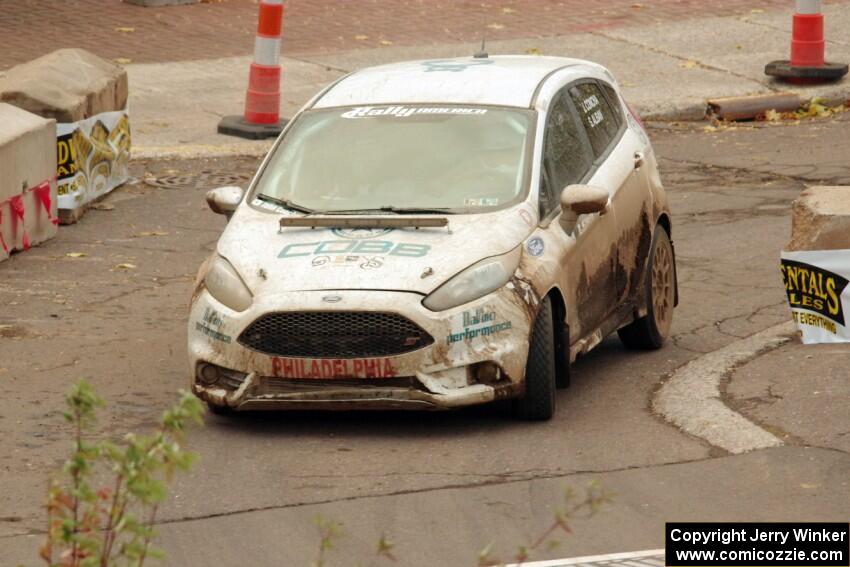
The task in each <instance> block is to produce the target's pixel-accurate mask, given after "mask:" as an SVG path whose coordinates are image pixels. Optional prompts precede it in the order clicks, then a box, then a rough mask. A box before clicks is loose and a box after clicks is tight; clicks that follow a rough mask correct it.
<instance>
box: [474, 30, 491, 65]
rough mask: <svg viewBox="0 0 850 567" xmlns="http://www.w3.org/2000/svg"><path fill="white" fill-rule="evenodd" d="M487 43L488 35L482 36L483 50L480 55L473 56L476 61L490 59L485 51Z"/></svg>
mask: <svg viewBox="0 0 850 567" xmlns="http://www.w3.org/2000/svg"><path fill="white" fill-rule="evenodd" d="M486 42H487V34H482V35H481V49H480V50H479V51H478V53H476V54H475V55H473V57H474V58H475V59H487V58H488V57H490V55H489V54H488V53H487V52H486V51H484V49H485V44H486Z"/></svg>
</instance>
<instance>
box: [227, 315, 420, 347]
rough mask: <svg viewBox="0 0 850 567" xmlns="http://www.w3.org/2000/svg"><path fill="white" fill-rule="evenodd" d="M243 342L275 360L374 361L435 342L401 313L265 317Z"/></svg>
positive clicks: (250, 327) (253, 326) (248, 329)
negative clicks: (361, 359) (376, 357)
mask: <svg viewBox="0 0 850 567" xmlns="http://www.w3.org/2000/svg"><path fill="white" fill-rule="evenodd" d="M239 342H240V343H241V344H242V345H244V346H246V347H248V348H251V349H254V350H257V351H259V352H262V353H265V354H270V355H274V356H287V357H294V358H369V357H375V356H395V355H398V354H404V353H406V352H411V351H414V350H417V349H420V348H422V347H426V346H428V345H430V344H432V343H433V342H434V339H433V337H431V335H429V334H428V333H427V332H425V331H424V330H423V329H422V328H421V327H420V326H419V325H417V324H416V323H414V322H413V321H411V320H410V319H407V318H406V317H402V316H401V315H397V314H395V313H380V312H372V311H293V312H284V313H269V314H267V315H263V316H262V317H260V318H259V319H257V320H256V321H254V322H253V323H251V324H250V325H249V326H248V328H247V329H245V330H244V331H243V332H242V334H241V335H240V336H239Z"/></svg>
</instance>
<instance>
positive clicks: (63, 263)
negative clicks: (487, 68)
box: [0, 114, 850, 567]
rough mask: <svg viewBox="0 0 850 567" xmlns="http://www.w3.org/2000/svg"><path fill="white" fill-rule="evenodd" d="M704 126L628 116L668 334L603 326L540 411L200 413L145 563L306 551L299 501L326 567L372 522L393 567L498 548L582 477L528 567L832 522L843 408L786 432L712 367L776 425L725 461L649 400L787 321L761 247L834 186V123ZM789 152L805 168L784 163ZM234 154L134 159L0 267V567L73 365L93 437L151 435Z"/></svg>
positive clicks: (823, 385) (835, 376)
mask: <svg viewBox="0 0 850 567" xmlns="http://www.w3.org/2000/svg"><path fill="white" fill-rule="evenodd" d="M704 126H705V125H704V124H698V125H691V126H682V125H668V126H664V125H658V126H655V127H653V128H652V130H651V135H652V137H653V140H654V142H655V145H656V149H657V152H658V154H659V156H660V158H661V166H662V177H663V179H664V181H665V184H666V187H667V188H668V191H669V193H670V198H671V204H672V208H673V213H674V220H673V226H674V228H673V238H674V240H675V242H676V251H677V257H678V263H679V270H680V271H679V274H680V282H681V284H680V293H681V304H680V307H679V308H678V310H677V312H676V317H675V321H674V329H673V334H674V336H673V339H672V340H671V341H670V344H668V346H666V347H665V348H664V349H662V350H660V351H656V352H651V353H633V352H629V351H626V350H624V349H623V348H622V346H621V345H620V344H619V342H618V341H617V339H616V338H609V339H608V340H606V341H605V342H604V343H603V344H602V345H601V346H600V347H599V348H598V349H597V350H595V351H594V352H592V353H591V354H590V355H588V356H587V357H584V358H582V359H581V360H579V361H578V362H577V364H576V365H575V367H574V371H573V380H572V386H571V388H569V389H567V390H563V391H560V392H559V394H558V396H559V397H558V410H557V414H556V416H555V418H554V419H553V420H552V421H551V422H547V423H542V424H531V423H522V422H517V421H514V420H512V419H510V418H507V417H505V416H504V415H503V414H502V413H501V412H499V411H498V410H497V409H493V408H479V409H473V410H467V411H458V412H452V413H429V414H407V413H404V414H402V413H343V414H322V413H305V414H301V413H297V414H281V413H260V414H251V415H239V416H236V417H233V418H222V417H218V416H208V419H207V425H206V427H205V428H204V429H202V430H199V431H196V432H194V433H193V434H192V437H191V439H192V442H191V445H192V448H193V449H194V450H196V451H198V452H199V453H200V455H201V459H200V461H199V462H198V464H197V466H196V467H195V468H194V469H193V470H192V472H191V473H190V474H189V475H187V476H185V477H183V478H180V479H178V480H177V482H176V484H175V485H174V490H173V498H172V500H171V501H170V502H169V504H168V506H167V507H166V508H165V509H164V510H163V513H162V515H161V516H160V517H161V525H160V533H161V535H162V540H161V541H162V543H163V545H164V547H165V549H166V551H167V554H168V557H169V559H168V562H167V565H174V566H181V567H191V566H193V565H208V564H219V565H243V564H250V565H257V566H264V565H280V564H285V565H307V564H308V563H309V561H310V560H311V559H313V558H314V557H315V553H316V551H317V549H318V536H317V533H316V529H315V527H314V525H313V524H312V519H313V518H314V517H315V516H317V515H321V516H322V517H325V518H329V519H333V520H336V521H339V522H341V523H342V525H343V531H344V536H343V537H342V538H341V539H340V541H338V542H337V545H336V549H335V551H333V552H332V553H331V556H330V559H331V564H339V565H345V564H351V558H352V557H354V558H363V560H364V561H368V558H369V556H370V554H371V553H372V548H373V546H374V545H375V543H376V542H377V541H378V538H379V537H380V535H381V534H382V533H386V534H387V535H388V536H389V537H390V538H391V539H393V540H394V541H395V542H396V545H397V547H396V549H395V554H396V555H397V556H398V557H399V558H400V561H401V564H404V565H413V566H417V565H474V564H475V563H476V561H477V560H476V555H477V553H478V551H479V550H480V549H482V548H484V547H485V546H487V545H488V544H490V543H491V542H493V544H494V546H493V549H494V551H495V553H496V554H498V555H500V556H503V557H508V556H509V555H510V553H511V552H512V550H514V549H515V548H516V546H517V545H521V544H524V543H527V542H528V541H529V539H530V538H532V537H534V536H535V535H537V534H538V533H539V532H540V531H541V530H543V529H544V528H545V527H546V526H547V525H548V524H549V523H550V522H551V520H552V515H553V514H554V512H555V511H556V509H557V507H558V506H559V505H560V503H561V502H562V500H563V498H562V497H563V494H564V491H565V489H566V488H567V487H573V488H576V489H579V490H580V489H581V488H582V487H584V486H585V485H586V484H587V483H588V482H590V481H599V482H600V483H601V484H602V485H603V486H604V487H606V488H607V489H608V490H610V491H612V492H613V494H614V499H613V503H612V504H611V505H610V506H608V507H607V508H606V509H605V510H603V511H602V512H601V513H599V514H598V515H596V516H594V517H592V518H587V519H585V518H577V519H575V520H574V521H573V522H572V529H573V534H572V535H571V536H569V537H567V538H565V539H564V542H563V544H562V546H561V547H560V548H558V549H555V550H552V551H549V552H544V553H541V554H540V556H539V557H538V558H539V559H542V558H557V557H567V556H585V555H596V554H607V553H612V552H619V551H633V550H646V549H657V548H660V547H662V546H663V533H664V531H663V525H664V522H665V521H674V520H680V521H687V520H691V521H715V520H716V521H720V520H752V521H759V520H761V521H767V520H777V519H783V520H801V521H802V520H822V521H826V520H834V521H846V519H847V514H848V511H850V505H848V501H847V499H846V498H842V497H841V495H846V494H847V493H848V480H847V479H848V478H850V474H848V473H850V456H848V453H847V447H846V444H845V442H844V440H843V439H844V437H842V436H846V431H847V429H848V415H850V412H846V411H844V412H841V411H835V412H834V413H833V414H831V415H832V417H831V418H830V419H823V420H814V419H808V420H807V421H806V423H805V424H804V425H805V426H795V424H793V423H789V422H788V413H787V412H786V411H773V412H771V410H770V407H768V408H767V409H765V408H764V407H760V406H758V403H757V402H754V401H753V398H758V397H760V396H763V394H761V393H760V392H761V390H764V389H768V392H770V391H771V389H772V390H773V391H774V392H777V390H776V388H777V387H780V386H779V385H777V386H772V385H770V384H765V380H767V379H766V378H761V379H752V380H751V381H748V382H746V383H743V382H741V383H739V382H738V379H737V378H736V377H735V375H733V376H732V378H731V379H730V381H729V383H728V384H726V385H724V389H723V396H724V401H728V404H729V405H730V407H732V408H733V409H740V410H741V412H742V413H743V415H745V416H746V417H748V418H749V419H751V420H754V421H756V422H758V423H759V424H760V425H762V426H763V427H765V428H768V429H769V430H770V431H772V432H774V433H776V434H777V435H778V436H780V437H781V439H782V445H781V446H778V447H774V448H770V449H762V450H756V451H753V452H748V453H744V454H740V455H733V454H731V453H729V452H727V451H725V450H723V449H722V448H720V447H718V446H714V445H712V444H710V443H709V442H707V441H706V440H704V439H701V438H698V437H695V436H693V435H690V434H688V433H684V432H682V431H681V430H680V429H678V428H677V427H675V426H673V425H671V424H670V423H669V422H667V421H666V420H665V419H664V418H663V417H661V416H659V415H656V414H655V413H654V412H653V411H652V409H651V408H652V401H653V398H654V397H655V395H656V393H657V391H658V389H659V387H660V385H661V384H662V383H663V381H664V380H665V379H666V378H667V377H668V376H670V375H671V374H672V373H673V372H674V371H675V370H676V369H677V368H679V367H681V366H682V365H684V364H685V363H687V362H689V361H692V360H695V359H697V358H699V357H701V356H702V355H704V354H705V353H709V352H711V351H714V350H716V349H719V348H722V347H724V346H727V345H730V344H733V343H734V342H735V341H738V340H740V339H742V338H745V337H748V336H750V335H752V334H754V333H756V332H758V331H761V330H763V329H766V328H769V327H772V326H774V325H777V324H779V323H782V322H785V321H787V320H788V318H789V312H788V308H787V306H786V303H785V298H784V292H783V289H782V285H781V278H780V275H779V270H778V258H779V251H780V250H781V248H782V246H783V244H784V242H785V241H786V240H787V238H788V236H789V234H790V216H789V212H790V203H791V201H792V200H793V199H794V198H795V197H796V196H797V195H798V194H799V192H800V191H801V189H802V188H803V187H804V186H805V185H807V184H812V183H817V182H820V181H828V182H835V181H840V180H846V179H848V178H850V165H848V164H850V143H848V142H850V139H849V138H848V136H850V135H849V134H848V132H850V130H849V129H848V128H847V126H848V115H846V114H845V115H841V116H839V117H836V118H831V119H817V120H812V121H803V122H801V123H799V124H793V123H783V124H778V125H769V124H757V125H749V126H738V127H734V128H728V129H719V130H715V129H709V130H710V131H706V128H704ZM801 140H802V141H804V142H803V144H801ZM801 148H804V149H801ZM801 151H805V152H807V155H809V154H810V155H811V156H816V157H815V158H812V159H808V158H805V157H799V156H800V152H801ZM794 160H799V161H800V165H799V167H801V168H802V164H808V165H806V167H805V169H797V170H795V169H793V168H794V164H795V163H797V162H795V161H794ZM257 163H258V160H257V159H256V158H217V159H194V160H172V161H167V160H152V161H137V162H135V163H134V166H133V168H134V169H133V172H134V175H135V176H136V178H137V181H136V182H135V183H132V184H130V185H128V186H125V187H123V188H121V189H119V190H117V191H116V192H114V193H113V194H112V195H110V196H109V197H108V198H107V199H105V200H104V201H103V204H102V206H101V207H99V210H93V211H91V212H90V213H89V214H88V215H87V216H86V217H85V218H84V219H83V220H82V222H81V223H79V224H77V225H74V226H72V227H66V228H64V229H63V230H62V231H60V234H59V236H58V237H57V238H56V239H55V240H52V241H50V242H48V243H46V244H45V245H44V246H41V247H38V248H36V249H33V250H30V251H29V252H27V253H26V254H21V255H18V256H15V257H14V258H12V259H11V260H10V261H8V262H6V263H4V264H3V265H2V266H0V273H2V279H0V304H3V305H6V306H8V307H6V308H4V310H3V312H2V314H0V361H2V362H0V378H2V379H3V380H4V383H5V384H7V395H6V397H5V398H4V399H5V401H4V403H3V412H2V418H0V463H2V464H0V467H2V468H0V484H2V490H0V511H2V512H0V540H2V541H3V549H4V552H3V553H4V555H5V556H6V557H4V562H6V563H11V564H16V563H17V562H26V563H29V564H32V563H34V562H35V561H34V559H35V557H36V550H37V548H38V545H39V543H40V542H41V539H42V537H43V534H42V531H43V526H44V513H43V510H42V509H41V502H42V497H43V494H44V487H45V482H46V479H47V477H48V476H49V474H50V471H51V470H55V468H56V467H58V466H59V464H60V463H61V460H62V459H63V458H64V457H65V455H66V454H67V450H68V445H69V442H68V439H69V433H70V431H69V429H68V427H67V426H66V425H65V424H64V421H63V419H62V417H61V414H60V412H61V410H62V407H63V394H64V392H65V391H66V390H67V388H68V386H69V384H70V383H71V382H72V381H73V380H75V379H76V378H78V377H88V378H89V379H90V380H91V381H92V383H93V384H94V385H95V387H96V388H97V390H98V391H99V392H100V393H101V394H102V395H103V396H104V397H105V398H107V400H108V401H109V405H108V407H107V408H106V409H105V410H104V413H103V417H102V419H101V421H100V425H99V427H98V435H116V434H119V433H120V432H122V431H126V430H130V429H137V428H144V427H150V426H152V425H153V424H154V423H155V420H156V418H157V416H158V414H159V412H160V411H161V410H162V409H163V408H164V407H165V406H166V405H167V404H168V403H169V402H170V401H172V400H173V399H174V396H175V394H174V392H175V390H176V389H177V388H180V387H186V385H187V379H188V368H187V364H186V354H185V343H186V326H187V322H186V310H187V305H188V300H189V296H190V294H191V289H192V281H193V278H194V271H195V269H196V267H197V266H198V265H199V264H200V263H201V261H202V260H203V258H204V257H205V256H206V255H207V254H209V253H210V251H211V250H212V249H213V246H214V244H215V241H216V239H217V237H218V235H219V233H220V231H221V228H222V226H223V219H222V218H221V217H218V216H216V215H213V214H212V213H211V212H209V211H208V209H207V207H206V205H205V203H204V202H203V193H204V191H205V190H206V189H208V188H209V187H212V186H215V185H223V184H228V183H237V184H238V183H242V184H244V182H245V180H246V179H247V177H248V176H249V175H250V174H251V172H252V171H253V169H254V168H255V167H256V165H257ZM145 180H147V182H146V181H145ZM790 348H793V347H790V346H784V347H780V348H779V350H776V351H774V353H775V354H773V355H771V356H772V358H767V357H766V358H765V359H764V360H765V362H764V363H762V362H761V360H760V359H759V360H756V361H755V362H752V363H750V365H758V364H764V365H766V366H762V367H755V366H750V365H747V366H745V367H744V368H742V369H741V371H742V372H747V373H752V374H754V375H761V376H767V375H770V374H772V373H775V370H772V369H774V367H773V366H771V364H776V365H779V368H782V367H783V366H782V365H783V364H784V360H783V358H782V357H783V356H802V357H805V356H807V355H806V354H805V352H808V351H807V350H806V349H804V347H798V351H799V352H795V351H791V350H787V349H790ZM806 348H807V347H806ZM782 353H785V354H782ZM836 359H838V357H836V358H835V359H827V360H836ZM771 360H774V361H775V362H773V363H771V362H770V361H771ZM822 364H828V365H829V367H830V368H833V366H832V365H833V364H836V363H834V362H832V363H830V362H828V361H824V362H823V363H822ZM839 364H840V363H839ZM742 376H745V375H744V374H742ZM769 380H776V379H775V377H771V378H769ZM818 380H819V382H818V384H817V386H814V387H815V388H816V390H817V391H818V392H830V393H832V394H834V395H835V396H837V397H836V398H835V399H834V400H833V401H832V403H836V404H839V406H838V407H839V408H840V407H842V406H841V403H842V402H841V400H842V399H843V400H845V403H844V405H843V407H845V408H846V399H847V397H846V394H847V389H846V388H847V387H846V384H843V383H842V375H841V373H840V372H833V373H832V374H830V373H828V372H822V373H821V374H820V375H819V378H818ZM845 382H846V380H845ZM781 387H783V388H785V389H784V390H783V391H782V392H780V393H779V394H776V395H782V396H785V397H787V398H788V400H787V402H785V403H788V404H792V405H793V404H796V405H794V406H793V407H795V408H797V410H796V411H798V412H799V414H800V415H810V413H811V412H815V411H819V410H818V408H821V407H823V406H818V405H817V404H818V403H820V404H829V403H830V401H829V400H827V401H824V398H817V397H816V396H819V395H820V394H811V393H810V392H803V393H804V394H805V396H803V398H801V399H802V401H795V400H797V398H799V396H798V395H797V393H795V388H801V386H800V385H799V384H789V383H783V384H782V385H781ZM748 388H749V390H748ZM753 389H754V390H756V391H751V390H753ZM747 400H749V401H747ZM747 404H750V405H749V406H748V405H747ZM753 405H755V407H752V406H753ZM762 405H764V404H762ZM777 407H779V406H777ZM783 433H788V435H783Z"/></svg>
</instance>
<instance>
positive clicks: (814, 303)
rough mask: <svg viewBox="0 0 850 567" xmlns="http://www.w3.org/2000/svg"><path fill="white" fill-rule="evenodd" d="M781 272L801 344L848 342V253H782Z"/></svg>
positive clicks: (827, 251)
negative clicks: (800, 335) (800, 337)
mask: <svg viewBox="0 0 850 567" xmlns="http://www.w3.org/2000/svg"><path fill="white" fill-rule="evenodd" d="M781 269H782V279H783V281H784V282H785V292H786V293H787V294H788V303H789V304H790V305H791V315H792V317H793V318H794V322H795V323H797V328H798V329H799V330H800V333H801V334H802V340H803V343H804V344H816V343H845V342H850V326H848V321H847V315H848V310H850V286H848V285H847V284H848V282H850V250H822V251H805V252H783V253H782V267H781Z"/></svg>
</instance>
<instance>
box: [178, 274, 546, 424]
mask: <svg viewBox="0 0 850 567" xmlns="http://www.w3.org/2000/svg"><path fill="white" fill-rule="evenodd" d="M328 296H338V297H339V298H340V300H339V302H338V303H333V304H330V303H327V302H326V299H327V297H328ZM537 302H538V299H537V296H536V295H535V293H534V291H533V290H532V289H531V287H530V286H529V285H528V284H527V283H526V282H525V281H523V280H519V279H516V278H514V279H512V280H511V282H509V283H508V284H507V285H506V286H505V287H503V288H502V289H500V290H498V291H496V292H493V293H491V294H489V295H487V296H485V297H483V298H480V299H478V300H476V301H473V302H470V303H468V304H465V305H463V306H460V307H457V308H454V309H450V310H446V311H442V312H439V313H435V312H432V311H430V310H428V309H426V308H425V307H424V306H423V305H422V296H421V295H418V294H415V293H404V292H387V291H349V290H345V291H339V292H330V291H305V292H285V293H280V294H266V295H264V296H263V297H261V298H255V301H254V303H253V305H252V306H251V307H250V308H248V309H247V310H246V311H244V312H241V313H239V312H236V311H233V310H231V309H229V308H228V307H226V306H224V305H222V304H221V303H219V302H218V301H217V300H216V299H215V298H214V297H212V295H211V294H210V293H209V292H208V291H206V290H205V289H201V290H200V291H199V292H198V293H196V295H195V298H194V300H193V303H192V306H191V310H190V315H189V359H190V366H191V372H192V391H193V392H194V393H195V394H196V395H197V396H199V397H200V398H201V399H203V400H205V401H207V402H209V403H210V404H212V405H215V406H220V407H229V408H233V409H237V410H255V409H340V410H349V409H450V408H454V407H460V406H468V405H474V404H481V403H486V402H490V401H493V400H497V399H502V398H509V397H515V396H517V395H518V394H520V393H521V391H522V381H523V379H524V372H525V363H526V358H527V355H528V338H529V336H530V329H531V324H532V321H533V318H534V315H535V313H536V306H537ZM315 311H346V312H369V311H374V312H382V313H387V312H389V313H395V314H398V315H401V316H403V317H406V318H407V319H409V320H411V321H413V322H414V323H416V324H417V325H419V326H420V327H421V328H422V329H423V330H425V331H426V332H427V333H428V334H430V335H431V337H433V340H434V342H433V343H432V344H430V345H429V346H426V347H423V348H419V349H418V350H414V351H412V352H407V353H404V354H399V355H396V356H385V357H376V358H362V359H359V358H339V359H331V358H326V357H325V358H293V357H281V356H275V355H271V354H267V353H263V352H259V351H257V350H253V349H251V348H248V347H246V346H244V345H243V344H242V343H241V342H240V340H239V338H240V335H241V334H242V332H243V331H244V330H245V329H246V328H247V327H248V326H249V325H251V323H253V322H254V321H255V320H257V319H258V318H259V317H261V316H263V315H265V314H268V313H280V312H315ZM482 363H489V364H486V365H485V366H486V370H487V372H486V373H483V372H481V369H482ZM204 365H214V366H215V368H216V369H217V371H219V374H220V376H221V379H219V380H218V381H216V382H215V383H209V380H207V383H204V382H203V381H202V380H201V379H199V373H200V369H201V368H203V366H204Z"/></svg>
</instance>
